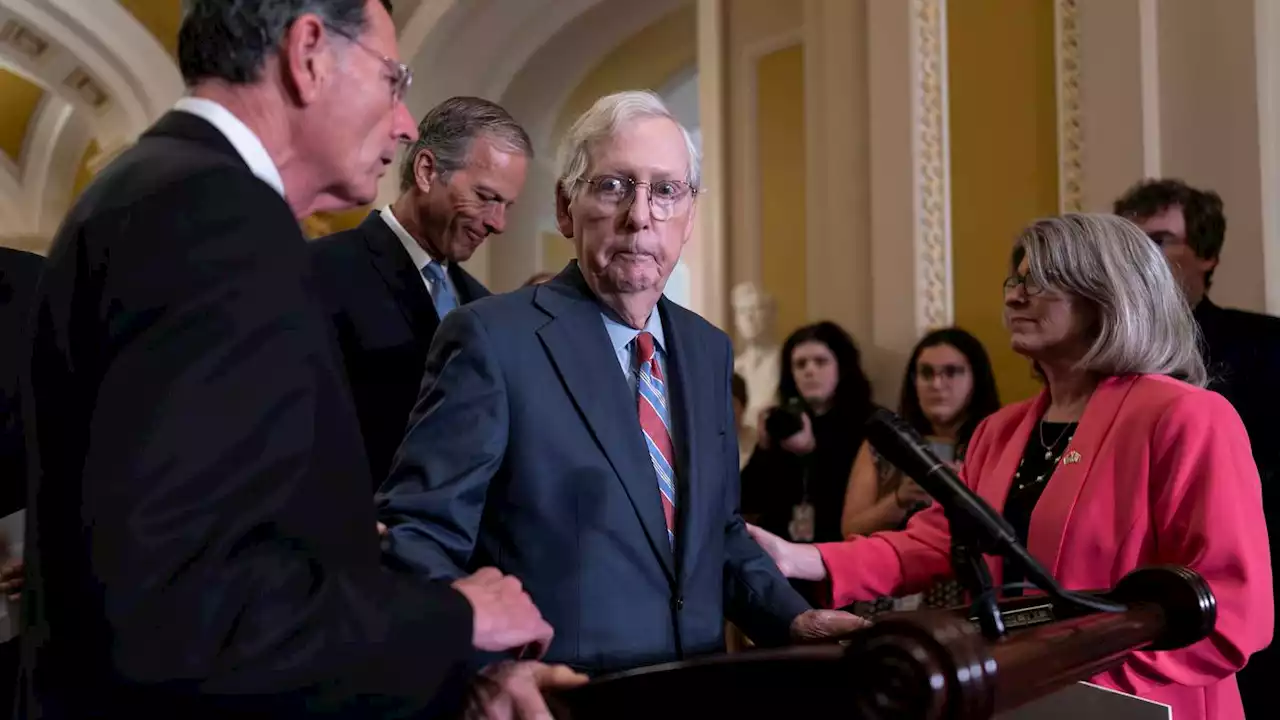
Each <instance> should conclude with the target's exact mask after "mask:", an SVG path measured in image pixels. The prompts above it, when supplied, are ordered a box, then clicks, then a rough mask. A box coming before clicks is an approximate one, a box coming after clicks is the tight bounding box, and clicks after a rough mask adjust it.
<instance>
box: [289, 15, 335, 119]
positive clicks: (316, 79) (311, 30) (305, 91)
mask: <svg viewBox="0 0 1280 720" xmlns="http://www.w3.org/2000/svg"><path fill="white" fill-rule="evenodd" d="M278 62H279V63H280V72H281V74H282V75H283V80H284V82H285V84H286V86H287V87H288V88H289V89H290V90H291V91H292V92H293V93H294V98H295V99H296V100H297V102H298V104H300V105H303V106H307V105H311V104H313V103H315V102H316V101H317V100H319V98H320V95H321V94H322V93H323V91H324V89H325V87H326V86H327V85H328V84H329V83H330V82H331V80H332V77H333V74H334V73H336V72H337V64H336V61H335V58H334V53H333V36H331V35H330V34H329V33H328V32H327V31H326V30H325V27H324V21H322V20H321V19H320V18H319V16H317V15H315V14H313V13H308V14H305V15H303V16H301V17H299V18H298V19H297V20H296V21H294V23H293V24H292V25H290V26H289V29H288V30H287V31H286V32H285V35H284V42H283V43H282V44H281V48H280V53H279V55H278Z"/></svg>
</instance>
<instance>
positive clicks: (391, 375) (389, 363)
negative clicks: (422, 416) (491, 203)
mask: <svg viewBox="0 0 1280 720" xmlns="http://www.w3.org/2000/svg"><path fill="white" fill-rule="evenodd" d="M311 249H312V256H313V258H314V260H315V264H316V273H317V285H318V289H319V290H320V292H321V294H322V295H323V296H324V299H325V305H326V308H327V310H328V312H329V316H330V318H331V319H332V321H333V326H334V328H335V329H336V331H337V337H338V344H339V346H340V347H341V348H342V357H343V360H344V361H345V363H346V370H347V379H348V381H349V382H350V385H351V394H352V396H353V398H354V399H355V403H356V413H357V414H358V415H359V417H360V430H361V431H362V432H363V434H364V447H365V454H366V455H368V456H369V469H370V473H371V475H372V476H373V487H372V489H373V490H376V489H377V487H378V485H379V484H381V483H382V481H383V480H384V479H386V477H387V471H388V470H389V469H390V468H391V457H392V456H393V455H395V452H396V448H398V447H400V440H401V439H403V438H404V431H405V426H406V424H407V423H408V421H409V411H411V410H412V409H413V402H414V400H416V399H417V397H418V386H419V385H421V384H422V371H423V369H424V368H425V367H426V363H427V349H428V348H430V347H431V338H432V337H434V336H435V334H436V328H437V327H438V326H439V325H440V318H439V316H438V315H437V314H436V308H435V305H433V304H432V301H431V293H429V292H428V291H427V286H426V285H425V284H424V283H423V280H422V275H421V274H420V272H419V270H418V268H417V267H415V266H414V263H413V259H412V258H410V257H409V253H407V252H405V249H404V246H403V245H401V244H400V239H399V238H398V237H396V234H395V232H394V231H392V230H391V228H390V227H388V226H387V223H386V222H385V221H383V219H382V218H381V217H380V214H379V213H377V212H374V213H371V214H370V215H369V217H367V218H365V220H364V222H363V223H361V224H360V226H359V227H356V228H353V229H351V230H346V231H344V232H340V233H335V234H333V235H330V236H328V237H326V238H322V239H320V240H317V241H316V242H314V243H312V248H311ZM449 279H450V280H451V281H452V283H453V286H454V288H455V290H456V292H457V295H458V304H459V305H461V304H463V303H468V302H471V301H472V300H476V299H478V298H482V297H485V296H487V295H488V294H489V291H488V290H486V289H485V287H484V286H483V285H481V284H480V282H479V281H477V280H476V279H475V278H474V277H472V276H471V274H470V273H468V272H467V271H466V270H464V269H462V267H461V266H459V265H458V264H457V263H451V264H450V265H449Z"/></svg>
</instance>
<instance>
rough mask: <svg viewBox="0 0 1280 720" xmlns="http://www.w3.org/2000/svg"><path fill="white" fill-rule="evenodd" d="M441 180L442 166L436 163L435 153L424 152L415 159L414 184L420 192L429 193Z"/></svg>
mask: <svg viewBox="0 0 1280 720" xmlns="http://www.w3.org/2000/svg"><path fill="white" fill-rule="evenodd" d="M439 180H440V166H439V165H438V164H437V163H436V156H435V153H433V152H431V151H430V150H422V151H421V152H419V153H418V154H417V155H416V156H414V158H413V182H414V184H416V185H417V186H418V190H420V191H422V192H424V193H428V192H431V186H433V185H435V184H436V182H438V181H439Z"/></svg>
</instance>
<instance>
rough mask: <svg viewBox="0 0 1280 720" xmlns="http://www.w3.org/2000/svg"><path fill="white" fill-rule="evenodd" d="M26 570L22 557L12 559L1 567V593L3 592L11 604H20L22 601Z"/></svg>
mask: <svg viewBox="0 0 1280 720" xmlns="http://www.w3.org/2000/svg"><path fill="white" fill-rule="evenodd" d="M24 570H25V566H24V565H23V563H22V558H20V557H16V558H10V559H9V560H8V561H7V562H5V564H4V565H3V566H0V592H3V593H4V594H5V597H7V598H8V599H9V601H10V602H18V601H19V600H21V599H22V585H23V582H24V579H25V573H24Z"/></svg>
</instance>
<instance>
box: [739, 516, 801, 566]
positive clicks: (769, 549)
mask: <svg viewBox="0 0 1280 720" xmlns="http://www.w3.org/2000/svg"><path fill="white" fill-rule="evenodd" d="M747 534H748V535H750V536H751V539H752V540H755V541H756V544H758V545H759V546H760V549H761V550H764V552H765V554H766V555H768V556H769V557H770V558H772V559H773V562H774V563H775V564H776V565H777V566H778V569H779V570H781V571H782V574H783V575H786V576H787V577H791V576H790V575H787V564H788V563H787V562H786V561H787V558H788V557H789V554H788V552H787V551H788V550H789V549H790V545H791V543H789V542H787V541H786V540H783V539H782V538H780V537H778V536H777V535H774V534H773V533H771V532H769V531H768V530H765V529H764V528H762V527H759V526H757V525H752V524H751V523H747Z"/></svg>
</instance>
